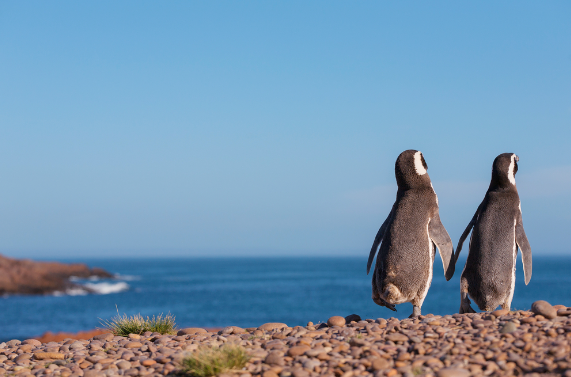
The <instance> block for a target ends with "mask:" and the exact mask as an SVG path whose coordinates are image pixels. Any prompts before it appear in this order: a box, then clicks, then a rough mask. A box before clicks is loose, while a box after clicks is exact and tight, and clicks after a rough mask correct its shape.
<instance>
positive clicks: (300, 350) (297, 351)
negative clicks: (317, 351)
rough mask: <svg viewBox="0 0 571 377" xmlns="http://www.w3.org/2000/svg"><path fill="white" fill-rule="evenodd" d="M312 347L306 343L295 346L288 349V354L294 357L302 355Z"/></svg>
mask: <svg viewBox="0 0 571 377" xmlns="http://www.w3.org/2000/svg"><path fill="white" fill-rule="evenodd" d="M310 349H311V347H310V346H308V345H305V344H304V345H301V346H293V347H291V348H290V349H289V350H288V351H287V354H288V355H289V356H292V357H295V356H300V355H303V354H304V353H305V352H306V351H309V350H310Z"/></svg>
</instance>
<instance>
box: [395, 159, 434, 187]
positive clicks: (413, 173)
mask: <svg viewBox="0 0 571 377" xmlns="http://www.w3.org/2000/svg"><path fill="white" fill-rule="evenodd" d="M427 170H428V166H427V165H426V161H424V156H423V155H422V152H420V151H416V150H413V149H409V150H407V151H404V152H402V153H401V154H400V155H399V156H398V158H397V162H396V163H395V176H396V178H397V185H398V187H399V188H402V189H409V188H415V187H421V186H426V185H430V177H429V176H428V173H427V172H426V171H427Z"/></svg>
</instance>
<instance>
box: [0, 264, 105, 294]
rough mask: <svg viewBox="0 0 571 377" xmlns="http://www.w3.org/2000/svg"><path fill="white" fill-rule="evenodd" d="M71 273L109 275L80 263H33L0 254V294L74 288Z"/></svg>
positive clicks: (80, 275)
mask: <svg viewBox="0 0 571 377" xmlns="http://www.w3.org/2000/svg"><path fill="white" fill-rule="evenodd" d="M72 276H77V277H79V278H88V277H90V276H97V277H102V278H110V277H112V275H111V274H110V273H109V272H107V271H105V270H103V269H101V268H89V267H87V266H86V265H85V264H83V263H74V264H64V263H59V262H35V261H32V260H29V259H12V258H7V257H4V256H2V255H0V295H3V294H26V295H33V294H48V293H53V292H55V291H65V290H67V289H69V288H74V287H77V284H74V283H73V282H71V281H70V280H69V279H70V278H71V277H72Z"/></svg>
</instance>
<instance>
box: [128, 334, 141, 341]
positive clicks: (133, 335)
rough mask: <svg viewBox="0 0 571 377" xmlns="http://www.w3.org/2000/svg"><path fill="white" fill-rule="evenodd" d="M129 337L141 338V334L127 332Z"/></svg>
mask: <svg viewBox="0 0 571 377" xmlns="http://www.w3.org/2000/svg"><path fill="white" fill-rule="evenodd" d="M129 339H137V340H139V339H141V335H139V334H129Z"/></svg>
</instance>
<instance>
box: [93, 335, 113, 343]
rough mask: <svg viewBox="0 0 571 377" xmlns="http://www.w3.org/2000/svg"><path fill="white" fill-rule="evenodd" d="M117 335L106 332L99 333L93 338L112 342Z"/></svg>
mask: <svg viewBox="0 0 571 377" xmlns="http://www.w3.org/2000/svg"><path fill="white" fill-rule="evenodd" d="M114 337H115V335H113V334H112V333H106V334H99V335H95V336H94V337H93V338H91V339H93V340H102V341H104V342H110V341H111V340H113V338H114Z"/></svg>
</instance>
